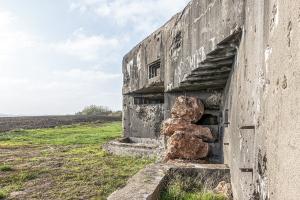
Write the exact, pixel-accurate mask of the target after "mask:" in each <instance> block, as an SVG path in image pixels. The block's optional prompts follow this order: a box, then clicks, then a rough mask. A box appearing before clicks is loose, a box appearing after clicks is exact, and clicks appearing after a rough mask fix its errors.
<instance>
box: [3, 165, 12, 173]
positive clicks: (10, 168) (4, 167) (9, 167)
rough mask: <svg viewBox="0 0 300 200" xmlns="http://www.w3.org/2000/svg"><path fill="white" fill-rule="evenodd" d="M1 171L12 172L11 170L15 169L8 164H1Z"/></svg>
mask: <svg viewBox="0 0 300 200" xmlns="http://www.w3.org/2000/svg"><path fill="white" fill-rule="evenodd" d="M0 171H1V172H10V171H13V168H12V167H11V166H8V165H0Z"/></svg>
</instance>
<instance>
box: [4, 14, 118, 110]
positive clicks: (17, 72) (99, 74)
mask: <svg viewBox="0 0 300 200" xmlns="http://www.w3.org/2000/svg"><path fill="white" fill-rule="evenodd" d="M20 23H21V20H19V19H18V17H16V16H15V15H14V14H13V13H12V12H8V11H5V12H4V11H0V30H1V31H0V72H1V73H0V94H3V95H1V98H0V111H1V113H8V114H21V115H23V114H26V115H42V114H66V113H69V114H72V113H74V112H76V111H79V110H80V109H82V107H84V106H86V105H90V104H99V105H105V106H109V107H111V108H113V109H119V108H120V105H121V91H119V90H120V89H119V88H120V87H121V82H122V81H121V79H122V78H121V75H120V74H118V73H108V72H105V71H103V70H102V69H103V66H99V62H98V60H99V59H100V60H101V59H104V58H105V57H109V55H107V54H114V53H113V52H114V51H115V48H116V47H117V46H118V45H119V41H118V40H117V39H114V38H106V37H104V36H102V35H87V34H85V33H84V31H83V30H82V29H79V30H77V31H74V33H73V34H72V35H71V36H70V38H68V39H66V40H62V41H60V42H57V43H53V42H49V41H48V42H47V41H46V40H45V39H44V38H40V37H37V36H36V35H35V34H33V33H31V32H30V31H26V30H22V29H20ZM22 23H23V22H22ZM54 50H55V51H54ZM57 53H58V54H57ZM58 56H59V57H60V59H61V60H62V61H63V63H64V65H65V66H60V65H59V64H57V63H58V62H56V59H57V57H58ZM69 56H72V58H70V57H69ZM77 57H78V59H77ZM96 59H98V60H97V61H96V62H95V61H94V62H92V63H91V61H92V60H96ZM107 59H109V58H107ZM81 60H82V61H81ZM86 61H89V62H86ZM74 62H78V64H77V65H78V67H73V68H72V63H74ZM87 63H89V64H87ZM101 64H103V63H102V62H101ZM80 66H81V67H80ZM95 66H96V67H95Z"/></svg>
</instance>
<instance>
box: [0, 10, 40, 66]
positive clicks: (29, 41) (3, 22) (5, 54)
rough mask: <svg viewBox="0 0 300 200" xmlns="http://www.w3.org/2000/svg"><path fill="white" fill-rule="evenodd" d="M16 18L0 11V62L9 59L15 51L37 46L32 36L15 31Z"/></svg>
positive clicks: (35, 39)
mask: <svg viewBox="0 0 300 200" xmlns="http://www.w3.org/2000/svg"><path fill="white" fill-rule="evenodd" d="M17 23H18V18H17V17H16V16H15V15H13V13H11V12H9V11H0V30H1V31H0V44H1V45H0V60H2V61H5V60H8V59H10V58H11V57H12V56H13V55H15V54H16V52H17V51H22V50H24V49H26V48H32V47H34V46H38V45H39V40H38V38H36V37H34V36H33V35H32V34H30V33H28V32H26V31H24V30H17V29H15V25H16V24H17Z"/></svg>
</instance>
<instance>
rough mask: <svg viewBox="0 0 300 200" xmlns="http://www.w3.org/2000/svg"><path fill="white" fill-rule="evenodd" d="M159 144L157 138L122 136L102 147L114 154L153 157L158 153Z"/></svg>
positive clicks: (159, 151) (159, 150) (159, 149)
mask: <svg viewBox="0 0 300 200" xmlns="http://www.w3.org/2000/svg"><path fill="white" fill-rule="evenodd" d="M161 146H162V145H161V144H159V142H158V141H157V140H151V139H140V138H123V139H121V140H114V141H111V142H109V143H107V144H105V145H103V148H104V149H105V150H106V151H107V152H109V153H111V154H114V155H120V156H124V155H125V156H135V157H149V158H155V157H157V156H159V155H160V153H161V151H162V149H161Z"/></svg>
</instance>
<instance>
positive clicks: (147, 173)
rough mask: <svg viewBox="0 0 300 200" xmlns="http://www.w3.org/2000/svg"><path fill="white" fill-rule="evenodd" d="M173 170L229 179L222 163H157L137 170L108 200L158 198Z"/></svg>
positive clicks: (155, 199) (228, 173) (148, 199)
mask: <svg viewBox="0 0 300 200" xmlns="http://www.w3.org/2000/svg"><path fill="white" fill-rule="evenodd" d="M174 171H178V172H182V171H184V172H187V173H191V172H192V173H195V172H196V173H201V174H203V175H205V176H213V178H215V177H216V176H218V177H217V179H219V180H223V179H224V177H225V179H226V180H227V181H229V180H230V171H229V168H228V167H227V166H226V165H222V164H193V163H180V162H171V163H167V164H161V163H157V164H152V165H149V166H148V167H146V168H145V169H143V170H141V171H140V172H138V173H137V174H136V175H135V176H133V177H132V178H131V179H130V180H129V181H128V183H127V185H126V186H125V187H124V188H122V189H120V190H117V191H115V192H114V193H113V194H111V195H110V196H109V197H108V200H120V199H122V200H158V199H159V196H160V193H161V191H162V190H163V188H164V186H165V183H166V182H167V179H168V176H169V173H170V172H174ZM228 179H229V180H228ZM219 180H216V181H219Z"/></svg>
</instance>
